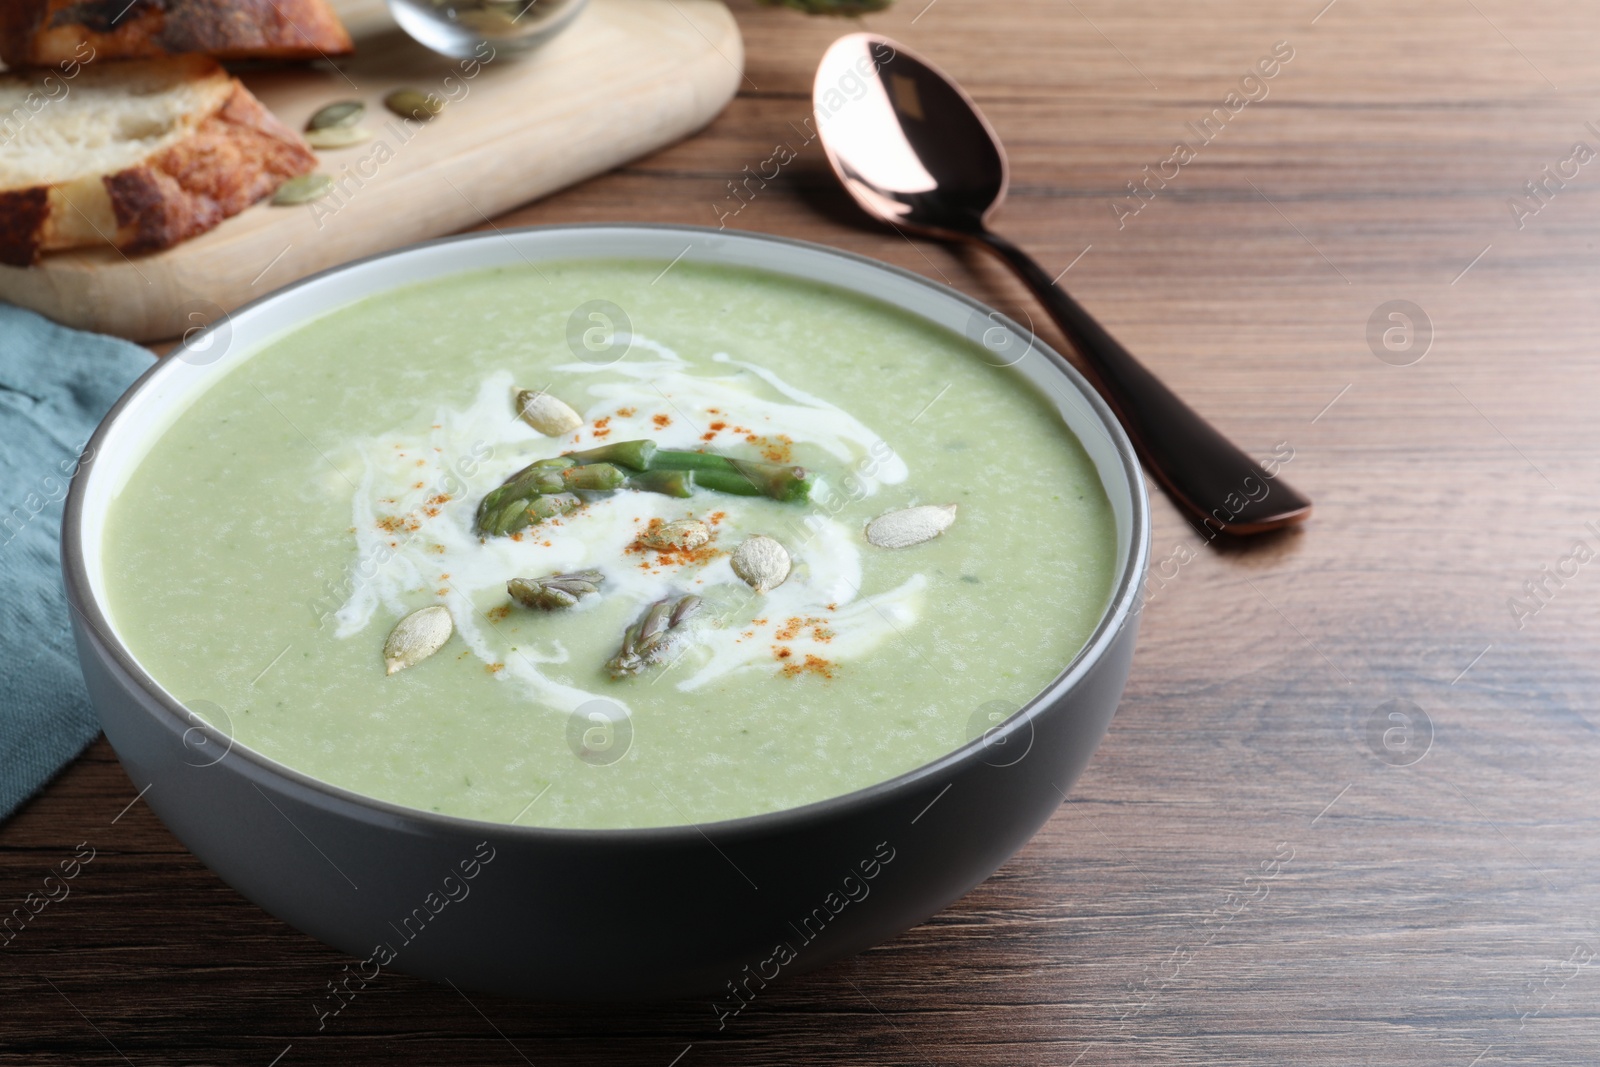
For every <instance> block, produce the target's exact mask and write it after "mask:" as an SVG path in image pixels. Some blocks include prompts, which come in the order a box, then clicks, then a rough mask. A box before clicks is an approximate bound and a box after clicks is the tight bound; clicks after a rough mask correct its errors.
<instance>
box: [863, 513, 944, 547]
mask: <svg viewBox="0 0 1600 1067" xmlns="http://www.w3.org/2000/svg"><path fill="white" fill-rule="evenodd" d="M955 521H956V506H955V505H954V504H944V505H942V506H941V505H934V504H924V505H922V506H921V507H916V508H905V509H903V510H901V511H891V512H888V513H887V514H884V515H879V516H878V517H877V518H875V519H873V520H872V521H871V522H869V523H868V524H867V540H868V541H871V542H872V543H873V544H875V545H877V546H878V547H879V548H910V547H911V546H912V545H920V544H922V542H924V541H932V540H933V539H934V538H935V537H938V536H939V535H940V534H942V533H944V532H945V531H946V530H948V529H949V528H950V524H951V523H953V522H955Z"/></svg>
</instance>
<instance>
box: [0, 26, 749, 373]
mask: <svg viewBox="0 0 1600 1067" xmlns="http://www.w3.org/2000/svg"><path fill="white" fill-rule="evenodd" d="M334 5H335V6H336V7H338V8H339V9H340V11H341V13H342V14H344V15H345V17H346V18H347V19H349V20H350V29H351V35H352V36H353V37H354V39H355V41H356V47H357V52H356V54H355V55H354V56H351V57H349V58H348V59H341V60H340V61H339V63H338V67H337V68H335V66H334V65H333V64H332V63H326V62H319V63H313V64H309V65H307V64H293V65H289V66H276V67H263V68H257V69H246V70H244V71H243V72H242V74H241V76H242V78H243V80H244V82H245V84H246V85H247V86H249V88H250V90H251V91H252V92H253V93H255V95H256V96H257V97H259V98H260V100H261V102H262V103H263V104H265V105H266V106H267V108H268V109H269V110H271V111H272V113H273V114H275V115H277V116H278V117H279V118H280V119H282V120H283V121H284V122H286V123H287V124H288V125H289V126H290V127H291V128H292V129H296V130H298V129H301V128H302V127H303V126H304V124H305V121H306V119H307V118H309V117H310V116H311V115H312V114H313V113H315V112H316V111H317V110H318V109H319V108H322V107H324V106H326V105H327V104H330V103H333V102H334V101H337V100H360V101H363V102H364V103H365V104H366V105H367V113H366V117H365V118H364V119H363V120H362V123H361V124H362V125H363V126H365V127H367V128H368V129H370V130H371V131H372V133H373V138H372V140H370V141H367V142H366V143H364V144H361V145H357V146H354V147H350V148H341V149H336V150H329V151H323V152H319V153H318V156H319V157H320V163H319V171H320V172H321V173H323V174H325V175H327V176H328V177H329V178H330V179H332V180H333V183H334V188H333V191H332V192H330V193H329V194H328V195H327V196H325V197H323V198H321V199H319V200H316V201H314V202H312V203H310V204H307V205H305V206H303V207H295V208H285V207H276V206H273V205H272V204H270V203H265V202H264V203H260V204H257V205H255V206H254V207H251V208H248V209H246V210H245V211H243V212H242V213H240V214H239V215H236V216H235V217H233V218H231V219H226V220H224V221H223V222H222V224H221V225H219V226H218V227H217V228H216V229H214V230H211V231H210V232H208V233H205V234H202V235H200V236H199V237H197V238H195V239H193V240H191V241H185V242H183V243H182V244H179V245H177V246H175V247H173V248H170V249H167V250H165V251H163V252H158V253H155V254H153V255H144V256H136V257H133V258H130V257H128V256H126V255H124V254H123V253H122V252H120V251H118V250H117V249H115V248H94V249H84V250H80V251H73V252H64V253H59V254H55V255H50V256H46V257H45V258H44V259H43V260H41V261H40V263H39V264H38V265H36V266H32V267H6V266H0V297H3V298H4V299H6V300H8V301H10V302H11V303H14V304H20V305H21V306H23V307H27V308H32V309H34V310H35V311H39V312H41V313H43V314H45V315H48V316H49V317H50V318H53V319H55V320H56V321H58V322H63V323H66V324H67V325H69V326H76V327H79V328H81V329H86V330H99V331H101V332H104V333H114V334H117V335H118V336H121V337H129V338H132V339H134V340H140V341H147V340H152V339H160V338H163V337H170V336H173V335H175V334H181V333H183V332H184V331H186V330H189V329H192V328H194V327H195V326H197V325H204V324H207V323H210V322H211V321H213V320H214V319H216V318H217V317H219V316H220V315H222V314H223V313H224V312H228V311H232V310H233V309H235V308H237V307H239V306H240V305H242V304H245V303H248V302H249V301H251V300H255V299H257V298H259V297H262V296H265V295H266V294H267V293H269V292H271V291H272V290H273V289H275V288H278V287H279V286H283V285H287V284H289V283H290V282H292V281H295V280H297V279H299V278H303V277H305V276H306V275H308V274H313V273H315V272H317V271H319V270H325V269H326V268H328V267H333V266H337V265H338V264H340V263H348V262H349V261H350V260H352V259H359V258H361V257H363V256H369V255H372V254H374V253H376V252H382V251H386V250H388V249H391V248H398V247H400V246H401V245H407V244H412V243H414V242H417V241H423V240H427V239H429V238H433V237H440V236H443V235H444V234H448V233H453V232H455V231H457V230H460V229H462V228H463V227H466V226H476V225H481V224H482V223H483V222H485V221H486V220H488V219H489V218H491V217H493V216H495V215H498V214H500V213H501V212H503V211H505V210H507V209H509V208H512V207H515V206H516V205H518V204H521V203H523V202H525V201H527V200H529V199H531V198H533V197H536V196H542V195H543V194H545V193H548V192H551V191H553V190H555V189H561V188H564V187H565V186H568V185H571V184H572V183H573V182H576V181H579V180H581V179H583V178H587V177H589V176H591V175H593V174H598V173H601V172H603V171H607V170H610V169H611V168H612V167H614V166H616V165H617V164H619V163H622V162H625V161H627V160H631V159H635V158H637V157H639V156H641V155H644V154H646V153H649V152H652V151H655V150H656V149H658V148H660V147H661V146H662V145H666V144H670V143H672V142H673V141H676V140H677V139H678V138H680V137H683V136H684V135H685V134H688V133H691V132H693V131H695V130H699V129H700V128H702V127H703V126H705V125H706V123H708V122H710V121H711V119H712V118H713V117H715V116H716V115H717V113H718V112H720V111H721V110H722V108H723V106H724V105H725V104H726V103H727V102H728V99H729V98H730V97H731V96H732V95H733V93H734V91H735V90H736V88H737V87H738V84H739V67H738V64H739V63H740V60H741V55H740V50H741V44H740V40H739V31H738V27H737V26H736V25H735V23H734V21H733V19H732V18H731V17H730V16H729V14H728V9H727V8H726V7H724V6H723V5H722V4H721V3H717V2H715V0H672V3H671V4H670V5H668V4H664V3H662V2H661V0H592V2H591V3H590V4H589V5H588V6H587V8H586V9H585V10H584V11H583V12H581V13H580V14H579V15H578V16H577V19H576V21H574V23H573V24H572V26H571V27H570V28H569V29H568V30H567V31H566V32H563V33H561V34H560V35H559V36H557V37H555V38H554V39H552V40H551V41H550V42H549V43H548V44H546V45H544V46H542V47H541V48H540V50H539V53H538V57H537V59H536V60H535V61H534V62H528V63H522V62H518V61H517V59H516V58H515V57H511V56H508V55H505V54H504V48H503V46H502V49H501V51H500V52H495V51H494V50H493V49H491V50H489V51H485V52H483V53H481V54H480V56H479V58H478V59H468V60H453V59H446V58H444V57H442V56H433V55H432V54H431V53H429V52H427V51H426V50H425V49H423V48H421V47H420V46H419V45H417V44H416V43H415V42H414V41H412V40H411V39H410V38H409V37H406V36H405V34H404V33H403V32H402V31H401V30H400V29H399V27H398V26H396V25H395V23H394V20H393V19H391V18H389V17H388V16H387V14H386V12H385V9H384V7H383V5H382V3H381V2H380V0H334ZM480 59H481V60H482V61H481V62H480V61H479V60H480ZM399 88H416V89H419V90H422V91H426V92H429V93H432V94H434V95H435V96H437V97H438V98H440V99H441V100H443V101H444V102H445V113H444V114H442V115H440V117H439V118H437V119H435V120H433V121H430V122H426V123H423V122H417V121H406V120H403V119H401V118H400V117H399V116H397V115H394V114H392V113H390V112H389V111H388V110H387V109H386V108H385V107H384V106H383V99H384V97H385V96H386V95H388V93H389V92H391V91H392V90H395V89H399Z"/></svg>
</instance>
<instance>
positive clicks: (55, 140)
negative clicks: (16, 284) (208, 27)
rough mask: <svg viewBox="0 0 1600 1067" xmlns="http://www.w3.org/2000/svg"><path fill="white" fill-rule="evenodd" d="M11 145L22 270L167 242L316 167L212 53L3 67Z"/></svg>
mask: <svg viewBox="0 0 1600 1067" xmlns="http://www.w3.org/2000/svg"><path fill="white" fill-rule="evenodd" d="M3 2H6V0H0V3H3ZM124 2H125V0H124ZM51 79H54V81H53V88H52V83H51ZM0 146H3V147H0V262H3V263H10V264H14V265H18V266H25V265H28V264H31V263H33V262H35V261H37V259H38V257H39V255H40V254H41V253H43V252H50V251H57V250H61V249H67V248H80V247H86V246H93V245H114V246H116V247H117V248H120V249H122V250H123V251H125V252H149V251H154V250H156V249H161V248H168V247H170V246H172V245H175V244H177V243H178V242H179V241H183V240H187V239H188V238H190V237H193V236H194V235H196V234H199V233H204V232H205V231H206V230H209V229H211V228H212V227H213V226H215V225H217V223H219V222H221V221H222V220H223V219H225V218H228V217H229V216H231V215H237V214H238V213H239V212H241V211H243V210H244V209H245V208H247V207H249V206H250V205H251V204H253V203H255V202H256V201H257V200H260V199H261V198H262V197H264V196H266V195H268V194H269V193H271V192H272V191H273V190H275V189H276V188H277V187H278V186H279V185H280V184H281V183H282V182H283V181H284V180H285V179H287V178H291V177H293V176H295V175H298V174H305V173H308V172H310V171H311V170H313V169H315V167H316V164H317V159H316V156H315V155H314V154H313V153H312V152H311V149H310V148H308V147H307V146H306V144H305V142H304V141H303V140H301V139H300V136H299V135H298V134H296V133H294V132H293V131H291V130H290V129H289V128H288V127H287V126H285V125H283V123H281V122H279V121H278V120H277V119H276V118H274V117H273V116H272V114H271V113H270V112H268V111H267V110H266V108H264V107H262V106H261V102H260V101H258V100H257V99H256V98H255V97H254V96H252V95H250V91H249V90H248V89H246V88H245V87H244V86H243V85H242V84H240V82H239V81H238V80H237V79H236V78H234V77H232V76H231V75H229V74H228V73H227V72H226V71H224V70H223V69H222V68H221V67H220V66H218V65H217V63H216V62H215V61H214V60H211V59H209V58H206V57H204V56H184V57H179V58H176V59H162V60H127V61H124V62H114V63H99V62H97V63H92V64H90V65H88V66H85V67H83V68H82V69H81V70H80V71H79V72H78V74H77V76H76V77H75V78H74V79H72V80H70V81H66V80H64V79H63V77H62V75H60V74H57V73H55V72H44V71H18V72H13V73H9V74H0Z"/></svg>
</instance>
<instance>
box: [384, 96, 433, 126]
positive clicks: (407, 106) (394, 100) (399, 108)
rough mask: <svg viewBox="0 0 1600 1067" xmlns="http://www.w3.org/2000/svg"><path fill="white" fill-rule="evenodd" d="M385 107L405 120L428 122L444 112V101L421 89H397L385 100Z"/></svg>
mask: <svg viewBox="0 0 1600 1067" xmlns="http://www.w3.org/2000/svg"><path fill="white" fill-rule="evenodd" d="M383 106H384V107H386V108H388V109H389V110H390V111H393V112H394V113H395V114H396V115H399V116H400V117H401V118H403V119H416V120H417V121H418V122H427V121H428V120H429V119H431V118H433V117H434V116H435V115H437V114H438V113H439V112H441V111H443V110H444V101H443V100H441V99H440V98H439V97H437V96H434V95H433V94H432V93H425V92H422V91H421V90H420V89H396V90H395V91H394V92H392V93H390V94H389V95H388V96H386V97H384V98H383Z"/></svg>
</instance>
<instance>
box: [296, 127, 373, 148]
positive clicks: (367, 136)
mask: <svg viewBox="0 0 1600 1067" xmlns="http://www.w3.org/2000/svg"><path fill="white" fill-rule="evenodd" d="M370 140H372V131H371V130H369V129H367V128H366V127H365V126H329V127H327V128H326V129H321V130H308V131H307V132H306V144H308V145H310V146H311V147H312V148H349V147H351V146H352V145H358V144H364V143H365V142H367V141H370Z"/></svg>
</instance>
